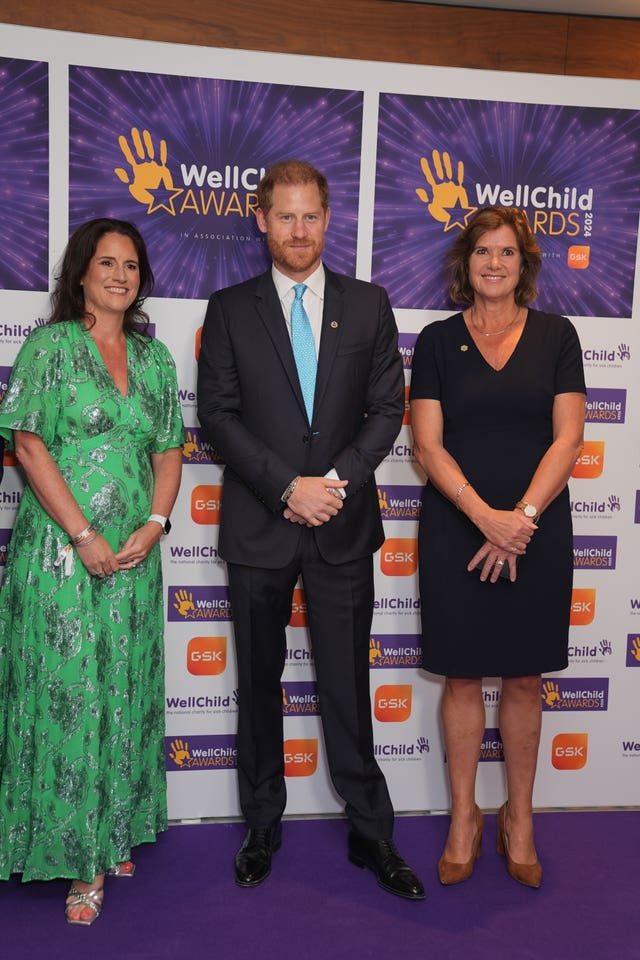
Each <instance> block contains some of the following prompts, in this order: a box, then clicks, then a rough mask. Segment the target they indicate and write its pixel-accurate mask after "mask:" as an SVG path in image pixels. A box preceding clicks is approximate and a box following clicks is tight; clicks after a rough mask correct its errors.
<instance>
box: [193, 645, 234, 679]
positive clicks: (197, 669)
mask: <svg viewBox="0 0 640 960" xmlns="http://www.w3.org/2000/svg"><path fill="white" fill-rule="evenodd" d="M226 666H227V638H226V637H192V638H191V640H189V643H188V644H187V670H188V671H189V673H193V674H194V675H195V676H197V677H204V676H207V677H213V676H217V674H219V673H224V671H225V669H226Z"/></svg>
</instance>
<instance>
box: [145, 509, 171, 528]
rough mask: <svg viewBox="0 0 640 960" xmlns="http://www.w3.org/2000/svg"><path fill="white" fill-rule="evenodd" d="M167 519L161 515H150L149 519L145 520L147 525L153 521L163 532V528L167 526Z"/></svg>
mask: <svg viewBox="0 0 640 960" xmlns="http://www.w3.org/2000/svg"><path fill="white" fill-rule="evenodd" d="M167 519H168V518H167V517H163V516H162V514H161V513H152V514H151V516H150V517H149V519H148V520H147V523H149V522H150V521H151V520H155V522H156V523H159V524H160V526H161V527H162V529H163V530H164V528H165V527H166V525H167Z"/></svg>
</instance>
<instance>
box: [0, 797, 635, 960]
mask: <svg viewBox="0 0 640 960" xmlns="http://www.w3.org/2000/svg"><path fill="white" fill-rule="evenodd" d="M447 823H448V820H447V818H446V817H443V816H431V817H427V816H425V817H399V818H398V819H397V821H396V832H395V839H396V842H397V845H398V848H399V850H400V851H401V853H402V854H403V856H404V857H405V858H406V859H407V861H408V862H409V863H410V864H411V865H412V866H413V868H414V869H415V870H416V872H418V873H419V874H420V875H421V877H422V879H423V881H424V883H425V886H426V888H427V899H426V900H425V901H422V902H420V903H413V902H409V901H405V900H401V899H399V898H398V897H394V896H391V895H390V894H388V893H385V892H384V891H383V890H381V889H380V888H379V887H378V886H377V884H376V882H375V879H374V877H373V875H372V874H371V873H369V872H368V871H362V870H359V869H357V868H356V867H354V866H353V865H352V864H350V863H349V862H348V860H347V858H346V837H347V825H346V823H345V822H344V821H341V820H315V821H313V820H312V821H288V822H286V823H285V824H284V832H283V845H282V849H281V850H280V851H279V852H278V853H277V854H276V855H275V857H274V862H273V873H272V875H271V877H270V878H269V879H268V880H267V881H266V882H265V883H264V884H263V885H262V886H260V887H257V888H256V889H254V890H243V889H240V888H239V887H237V886H236V885H235V884H234V882H233V872H232V863H233V856H234V853H235V851H236V849H237V847H238V846H239V844H240V842H241V840H242V837H243V836H244V827H243V826H242V825H241V824H239V823H232V824H228V823H225V824H204V825H194V826H175V827H171V828H170V830H169V831H168V832H167V833H165V834H163V835H162V836H161V837H160V838H159V840H158V842H157V843H156V844H148V845H146V846H144V847H140V848H138V850H137V851H136V856H135V859H136V863H137V870H136V875H135V877H134V878H133V879H111V880H107V883H106V888H105V894H106V895H105V906H104V910H103V913H102V916H100V917H99V919H98V920H97V921H96V923H95V924H94V926H93V927H91V928H90V929H85V928H81V927H71V926H68V925H67V924H66V922H65V920H64V916H63V899H64V894H65V891H66V888H67V882H66V881H61V880H56V881H52V882H50V883H29V884H20V883H19V882H18V878H17V877H14V878H12V879H11V880H10V881H8V882H6V883H0V931H1V933H0V936H1V938H2V946H1V948H0V949H1V950H2V956H3V957H6V958H7V960H40V958H42V960H45V958H47V960H56V958H65V960H68V958H76V957H83V958H87V960H107V958H108V960H129V958H136V960H205V958H206V960H209V958H210V960H293V958H295V960H343V958H344V960H365V958H368V957H375V958H383V960H401V958H402V960H404V958H408V960H411V958H412V957H416V958H420V960H533V958H535V960H592V958H593V960H595V958H598V960H640V812H636V811H620V812H617V811H612V812H597V813H596V812H594V813H540V814H537V815H536V839H537V846H538V852H539V855H540V859H541V861H542V863H543V866H544V880H543V885H542V888H541V889H540V890H529V889H527V888H525V887H522V886H521V885H519V884H517V883H516V882H515V881H513V880H512V879H511V878H510V877H509V876H508V874H507V872H506V869H505V866H504V859H503V858H502V857H498V856H497V854H496V852H495V831H496V818H495V815H493V816H487V817H486V819H485V833H484V843H483V854H482V857H481V859H480V860H479V861H478V863H477V866H476V869H475V872H474V875H473V877H472V878H471V879H470V880H468V881H467V882H466V883H463V884H460V885H459V886H455V887H442V886H440V884H439V883H438V880H437V877H436V872H435V865H436V862H437V860H438V857H439V856H440V853H441V849H442V845H443V843H444V839H445V836H446V831H447Z"/></svg>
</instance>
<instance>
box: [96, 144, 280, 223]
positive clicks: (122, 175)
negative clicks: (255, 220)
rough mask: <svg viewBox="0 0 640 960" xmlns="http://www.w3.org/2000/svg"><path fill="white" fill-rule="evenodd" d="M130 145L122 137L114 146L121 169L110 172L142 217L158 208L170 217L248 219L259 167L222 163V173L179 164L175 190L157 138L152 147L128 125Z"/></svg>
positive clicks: (163, 148)
mask: <svg viewBox="0 0 640 960" xmlns="http://www.w3.org/2000/svg"><path fill="white" fill-rule="evenodd" d="M130 137H131V141H129V140H128V139H127V137H125V136H124V135H122V136H120V137H118V144H119V145H120V150H121V153H122V157H123V161H124V164H125V166H122V167H116V169H115V170H114V173H115V175H116V177H117V178H118V180H120V182H121V183H124V184H126V185H127V186H128V188H129V193H130V194H131V196H132V197H133V198H134V200H137V201H138V203H140V204H141V205H142V206H143V207H146V212H147V216H148V215H150V214H152V213H156V212H158V211H159V210H164V211H165V212H166V213H169V214H170V215H171V216H172V217H175V216H176V214H181V213H185V212H186V213H195V214H197V215H198V216H207V215H211V214H215V215H216V216H218V217H226V216H229V215H230V214H240V216H243V217H249V216H250V215H251V214H253V213H254V212H255V209H256V206H257V196H256V194H255V192H254V191H255V190H256V189H257V186H258V183H259V182H260V178H261V177H262V176H264V168H258V167H247V168H246V169H244V170H241V169H240V168H239V167H237V166H231V165H226V166H224V168H223V169H222V170H209V168H208V167H207V165H206V164H202V165H200V166H198V165H196V164H195V163H192V164H191V166H190V167H189V166H187V164H186V163H181V164H180V175H181V177H182V184H183V186H178V187H176V186H175V180H174V174H173V173H172V172H171V170H170V169H169V166H168V159H169V151H168V149H167V141H166V140H164V139H161V140H160V142H159V146H158V148H157V149H156V144H155V143H154V140H153V137H152V136H151V133H150V132H149V131H148V130H143V131H142V134H141V133H140V131H139V130H138V129H137V127H133V128H132V129H131V133H130Z"/></svg>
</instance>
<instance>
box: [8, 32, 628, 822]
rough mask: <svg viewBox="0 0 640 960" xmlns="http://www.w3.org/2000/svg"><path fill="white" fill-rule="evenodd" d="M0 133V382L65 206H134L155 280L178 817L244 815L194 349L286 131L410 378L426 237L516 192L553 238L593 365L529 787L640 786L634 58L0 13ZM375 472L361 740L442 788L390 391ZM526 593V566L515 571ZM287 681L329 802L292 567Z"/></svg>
mask: <svg viewBox="0 0 640 960" xmlns="http://www.w3.org/2000/svg"><path fill="white" fill-rule="evenodd" d="M294 79H295V80H296V81H297V82H295V83H294V82H292V81H293V80H294ZM0 131H1V136H0V196H1V198H2V207H3V211H2V227H1V228H0V229H1V234H2V253H3V255H2V257H1V258H0V305H1V307H2V311H1V314H0V395H2V394H3V393H4V390H5V389H6V384H7V381H8V378H9V375H10V371H11V366H12V363H13V360H14V358H15V355H16V353H17V351H18V349H19V348H20V345H21V344H22V342H23V341H24V338H25V336H26V335H27V334H28V333H29V331H30V330H31V329H32V328H33V326H34V325H36V324H41V323H42V322H44V321H43V318H45V317H46V316H47V311H48V291H49V287H50V282H51V277H52V276H53V275H54V273H55V265H56V263H57V261H58V260H59V258H60V255H61V253H62V251H63V249H64V246H65V243H66V240H67V237H68V235H69V233H70V232H71V231H72V230H73V229H74V228H75V227H76V226H78V225H79V224H80V223H82V222H83V221H85V220H87V219H90V218H92V217H97V216H114V217H119V218H123V219H127V220H132V221H134V222H135V223H136V224H137V225H138V227H139V228H140V229H141V231H142V233H143V235H144V236H145V238H146V240H147V244H148V247H149V252H150V257H151V263H152V266H153V269H154V272H155V275H156V279H157V284H156V290H155V296H154V298H153V299H152V300H151V301H149V303H148V307H149V311H150V314H151V318H152V321H153V332H154V333H155V335H157V336H158V337H159V338H160V339H162V340H163V341H164V342H165V343H166V344H167V345H168V346H169V348H170V349H171V351H172V353H173V355H174V357H175V359H176V362H177V365H178V375H179V381H180V394H181V400H182V411H183V415H184V422H185V442H184V475H183V482H182V488H181V491H180V495H179V499H178V502H177V504H176V507H175V510H174V513H173V517H172V520H173V528H172V531H171V535H170V536H169V537H168V538H167V539H166V540H165V541H164V542H163V548H162V549H163V560H164V576H165V604H166V653H167V689H166V718H167V737H166V760H167V772H168V784H169V802H170V815H171V817H172V818H174V819H182V818H185V819H186V818H199V817H228V816H236V815H238V814H239V807H238V801H237V794H236V780H235V766H236V741H235V729H236V721H237V701H238V697H237V686H236V671H235V664H234V655H233V619H232V617H233V614H232V610H231V605H230V601H229V596H228V589H227V585H226V575H225V567H224V564H223V562H222V561H221V560H220V558H219V556H218V552H217V524H218V518H219V510H220V500H221V496H222V485H223V471H224V467H223V464H222V463H221V462H220V459H219V457H218V456H217V454H216V451H215V450H214V449H212V448H211V447H210V446H209V445H208V444H207V443H206V441H205V440H204V438H203V436H202V432H201V429H200V426H199V424H198V420H197V416H196V397H195V384H196V362H197V356H198V350H199V337H200V328H201V324H202V320H203V317H204V312H205V307H206V300H207V298H208V296H209V294H210V293H211V292H213V291H214V290H216V289H218V288H220V287H222V286H226V285H228V284H231V283H235V282H237V281H239V280H242V279H243V278H245V277H248V276H251V275H253V274H255V273H258V272H260V271H262V270H263V269H265V268H266V267H267V265H268V263H269V258H268V253H267V250H266V245H265V243H264V238H263V236H262V234H260V233H259V231H258V230H257V227H256V224H255V217H254V211H255V207H256V187H257V184H258V182H259V179H260V176H261V175H262V173H263V171H264V169H265V168H266V167H268V166H269V164H271V163H273V162H275V161H276V160H280V159H283V158H285V157H289V156H301V157H303V158H305V159H309V160H310V161H312V162H313V163H314V164H316V165H317V166H318V167H319V168H320V169H322V170H323V171H324V172H325V173H326V175H327V177H328V179H329V182H330V185H331V189H332V199H331V207H332V218H331V228H330V233H329V236H328V244H327V251H326V262H327V264H328V265H329V266H330V267H332V268H333V269H335V270H338V271H341V272H345V273H351V274H356V275H358V276H360V277H362V278H364V279H371V280H373V281H375V282H377V283H380V284H382V285H384V286H385V287H386V288H387V290H388V292H389V295H390V297H391V301H392V304H393V307H394V310H395V312H396V317H397V320H398V327H399V330H400V349H401V351H402V355H403V359H404V366H405V376H406V382H407V387H408V384H409V381H410V377H411V360H412V353H413V346H414V343H415V339H416V336H417V334H418V333H419V331H420V330H421V329H422V327H423V326H424V325H425V324H427V323H429V322H431V321H433V320H435V319H439V318H441V317H444V316H446V315H447V314H448V313H449V312H451V305H450V304H449V303H448V302H447V291H446V279H445V273H444V268H443V262H444V258H445V256H446V253H447V251H448V249H449V247H450V246H451V244H452V243H453V241H454V240H455V238H456V236H457V235H458V233H459V231H460V229H461V228H463V227H464V225H465V224H466V222H467V220H468V218H469V216H470V215H471V214H472V213H473V211H474V210H476V209H477V208H478V207H481V206H483V205H487V204H495V203H498V204H504V205H514V206H519V207H522V208H524V209H525V210H526V212H527V214H528V216H529V219H530V222H531V224H532V226H533V230H534V232H535V234H536V237H537V239H538V242H539V243H540V246H541V247H542V250H543V256H544V261H543V269H542V275H541V283H540V288H541V291H540V296H539V299H538V301H537V303H536V305H537V306H539V307H540V308H542V309H546V310H551V311H555V312H559V313H563V314H565V315H568V316H570V317H571V318H572V319H573V320H574V322H575V324H576V326H577V328H578V331H579V334H580V337H581V341H582V347H583V356H584V363H585V368H586V377H587V384H588V415H587V421H588V423H587V429H586V443H585V447H584V451H583V454H582V456H581V458H580V460H579V461H578V463H577V464H576V467H575V470H574V472H573V476H572V479H571V504H572V512H573V518H574V534H575V536H574V567H575V578H574V592H573V602H572V612H571V633H570V647H569V654H570V666H569V669H568V670H566V671H565V672H563V673H558V674H555V675H549V676H545V677H544V678H543V682H542V686H541V692H540V695H541V699H542V707H543V711H544V723H543V735H542V744H541V748H540V759H539V768H538V778H537V782H536V790H535V803H536V806H538V807H565V806H566V807H571V806H600V805H605V806H620V805H637V804H638V801H639V800H640V793H639V789H638V783H639V782H640V780H639V774H640V709H639V708H638V703H639V700H640V698H639V692H640V691H639V685H640V584H639V582H638V574H637V558H638V554H639V549H638V548H639V546H640V489H639V488H640V474H639V466H640V429H639V419H640V404H639V402H638V392H639V390H638V383H639V382H640V364H639V359H638V358H639V357H640V336H639V334H638V326H637V325H638V316H639V313H640V303H639V300H638V295H637V290H638V266H637V250H638V214H639V208H640V84H638V83H637V82H625V81H608V80H590V79H578V78H570V77H549V76H533V75H527V74H507V73H493V72H484V71H470V70H453V69H436V68H430V67H413V66H405V65H397V64H394V65H392V64H385V63H375V64H374V63H366V62H360V61H358V62H355V61H346V60H328V59H321V58H309V57H294V56H285V55H275V54H261V53H249V52H245V51H230V50H212V49H204V48H199V47H183V46H178V45H175V46H174V45H170V44H153V43H147V42H142V41H131V40H118V39H113V38H103V37H91V36H82V35H79V34H64V33H56V32H53V31H42V30H31V29H27V28H21V27H7V26H0ZM5 465H6V470H5V478H4V481H3V484H2V487H1V488H0V563H4V559H5V556H6V549H7V544H8V542H9V539H10V536H11V526H12V523H13V518H14V515H15V511H16V509H17V507H18V504H19V502H20V497H21V491H22V481H21V477H20V473H19V470H18V468H17V467H16V465H15V461H13V460H12V459H11V457H10V456H7V459H6V460H5ZM377 479H378V490H379V498H380V507H381V510H382V513H383V517H384V522H385V530H386V536H387V540H386V542H385V544H384V546H383V547H382V549H381V550H380V552H379V554H378V555H377V556H376V558H375V563H376V606H375V614H374V621H373V627H372V633H371V641H370V656H369V660H370V666H371V696H372V709H373V716H374V727H375V738H376V753H377V756H378V759H379V761H380V764H381V766H382V768H383V770H384V772H385V775H386V776H387V779H388V782H389V786H390V790H391V794H392V798H393V801H394V804H395V806H396V808H397V809H398V810H405V811H407V810H442V809H446V808H447V807H448V805H449V797H448V789H447V783H446V774H445V769H446V768H445V763H446V758H445V756H444V748H443V742H442V734H441V729H440V725H439V719H438V706H439V700H440V695H441V688H442V681H441V680H440V679H439V678H437V677H434V676H432V675H429V674H425V673H424V672H423V671H422V670H421V669H420V642H419V640H420V601H419V597H418V589H417V576H416V569H417V562H418V558H417V553H416V535H417V520H418V517H419V513H420V494H421V488H422V483H423V479H424V478H423V477H422V475H421V472H420V468H419V467H418V466H417V465H416V463H415V461H414V458H413V454H412V438H411V425H410V422H409V417H408V414H407V416H406V418H405V422H404V424H403V426H402V429H401V431H400V434H399V436H398V437H397V439H396V442H395V443H394V445H393V447H392V449H391V450H390V451H389V455H388V456H387V458H386V459H385V461H384V462H383V463H382V465H381V466H380V468H379V470H378V474H377ZM544 602H545V598H544V591H543V590H542V591H541V593H540V594H539V595H537V596H532V597H531V604H538V603H544ZM523 615H526V614H523ZM473 629H474V619H473V611H472V610H469V630H473ZM514 639H515V641H516V642H517V625H515V629H514ZM483 690H484V699H485V704H486V717H487V722H486V733H485V737H484V742H483V745H482V756H481V761H482V762H481V764H480V770H479V777H478V799H479V803H480V804H481V805H482V806H485V807H492V806H493V807H495V806H497V805H499V804H500V803H501V802H502V800H503V797H504V791H505V784H504V769H503V763H502V762H501V761H502V759H503V755H502V743H501V740H500V733H499V730H498V721H497V716H498V705H499V702H500V684H499V681H498V680H492V679H488V680H487V681H486V682H485V684H484V687H483ZM282 704H283V707H282V709H283V714H284V736H285V742H284V754H285V769H286V775H287V785H288V792H289V803H288V808H287V812H288V813H300V814H303V813H311V814H313V813H332V812H338V811H339V810H340V809H341V804H340V800H339V798H338V797H337V796H336V795H335V793H334V791H333V789H332V787H331V784H330V781H329V778H328V775H327V769H326V762H325V755H324V746H323V741H322V733H321V726H320V718H319V709H320V705H319V702H318V696H317V692H316V686H315V680H314V666H313V651H312V649H311V646H310V643H309V638H308V631H307V621H306V608H305V597H304V587H303V585H302V584H299V585H298V588H297V589H296V591H295V597H294V608H293V614H292V618H291V623H290V625H289V629H288V643H287V657H286V668H285V672H284V675H283V680H282Z"/></svg>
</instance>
